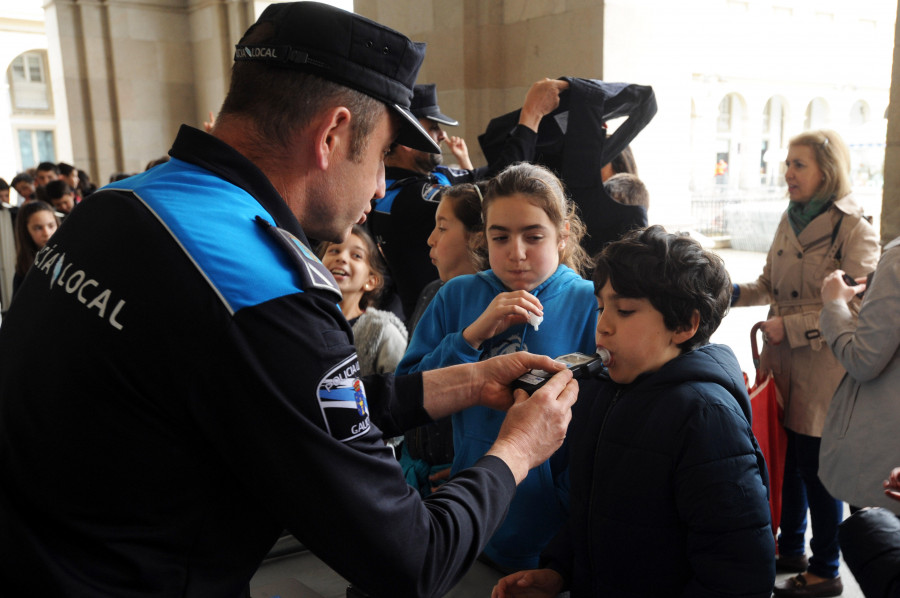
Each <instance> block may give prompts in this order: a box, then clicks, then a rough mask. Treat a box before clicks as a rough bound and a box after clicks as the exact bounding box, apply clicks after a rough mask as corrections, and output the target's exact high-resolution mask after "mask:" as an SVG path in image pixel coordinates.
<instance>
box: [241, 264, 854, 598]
mask: <svg viewBox="0 0 900 598" xmlns="http://www.w3.org/2000/svg"><path fill="white" fill-rule="evenodd" d="M717 251H718V252H719V254H720V255H721V256H722V258H723V259H724V260H725V264H726V267H727V268H728V271H729V273H730V274H731V277H732V280H733V281H734V282H749V281H751V280H755V279H756V277H757V276H759V274H760V273H761V272H762V267H763V265H764V264H765V254H762V253H748V252H740V251H732V250H727V249H726V250H717ZM766 312H767V308H766V307H764V306H762V307H746V308H738V309H734V310H732V311H731V312H730V313H729V314H728V315H727V316H726V317H725V319H724V321H723V322H722V325H721V326H720V327H719V330H718V331H717V332H716V333H715V334H714V335H713V338H712V341H713V342H717V343H723V344H727V345H729V346H731V348H732V349H733V350H734V352H735V354H736V355H737V357H738V361H739V362H740V363H741V367H742V369H743V370H744V371H745V372H746V373H747V374H748V375H749V376H750V377H751V378H752V377H753V372H754V369H753V362H752V359H751V354H750V328H751V327H752V325H753V324H754V323H755V322H757V321H760V320H763V319H765V317H766ZM845 516H846V513H845ZM807 535H809V531H808V532H807ZM791 575H792V574H781V575H778V577H777V581H781V580H783V579H785V578H787V577H790V576H791ZM287 577H296V578H297V579H299V580H300V581H302V582H303V583H304V584H305V585H307V586H309V587H310V588H312V589H313V590H315V591H316V592H317V593H319V594H320V595H321V596H322V598H344V597H345V596H346V589H347V582H346V581H345V580H344V579H342V578H341V577H340V576H338V575H337V574H336V573H335V572H334V571H332V570H331V569H329V568H328V567H327V566H326V565H325V564H324V563H322V562H321V561H320V560H319V559H317V558H316V557H315V556H313V555H312V554H310V553H309V552H305V553H300V554H294V555H289V556H285V557H282V558H279V559H275V560H271V561H267V562H266V563H264V564H263V566H262V567H261V568H260V569H259V571H258V572H257V574H256V576H255V577H254V578H253V581H252V582H251V589H252V588H254V587H258V586H261V585H265V584H269V583H272V582H273V581H276V580H279V579H283V578H287ZM499 577H501V575H500V574H499V573H496V572H495V571H494V570H493V569H491V568H490V567H488V566H486V565H483V564H481V563H476V564H475V565H474V566H473V567H472V569H471V570H470V571H469V572H468V574H467V575H466V576H465V577H464V578H463V580H462V581H461V582H460V583H459V585H458V586H457V587H456V588H454V589H453V590H452V591H451V592H450V593H449V594H447V596H448V597H450V598H469V597H472V598H487V597H489V596H490V594H491V588H493V586H494V583H495V582H496V580H497V579H499ZM841 578H842V580H843V582H844V593H843V596H844V598H863V594H862V592H861V591H860V589H859V586H858V585H857V583H856V581H855V580H854V579H853V575H852V574H851V573H850V571H849V569H847V567H846V565H844V564H843V561H842V563H841ZM284 598H287V597H284Z"/></svg>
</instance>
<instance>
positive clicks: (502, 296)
mask: <svg viewBox="0 0 900 598" xmlns="http://www.w3.org/2000/svg"><path fill="white" fill-rule="evenodd" d="M482 211H483V215H484V224H485V230H484V238H485V242H486V244H487V250H488V261H489V263H490V270H487V271H484V272H479V273H478V274H470V275H465V276H458V277H456V278H454V279H452V280H450V281H448V282H447V283H446V284H445V285H444V286H443V287H442V288H441V290H440V291H438V293H437V295H436V296H435V298H434V300H433V301H432V302H431V304H430V305H429V306H428V309H427V310H426V311H425V313H424V314H423V316H422V319H421V320H420V321H419V323H418V325H417V326H416V329H415V332H414V334H413V337H412V339H411V341H410V344H409V348H408V349H407V351H406V354H405V355H404V357H403V359H402V360H401V361H400V365H399V366H398V368H397V373H398V374H406V373H410V372H420V371H425V370H431V369H435V368H439V367H443V366H447V365H451V364H458V363H469V362H474V361H478V360H481V359H487V358H489V357H493V356H495V355H500V354H504V353H511V352H514V351H529V352H531V353H540V354H544V355H550V356H551V357H556V356H558V355H563V354H565V353H571V352H573V351H581V352H583V353H593V352H594V351H595V350H596V346H595V342H594V333H593V332H594V328H595V327H596V323H597V300H596V298H595V297H594V294H593V286H592V284H591V283H590V282H588V281H586V280H584V279H583V278H582V277H581V275H580V273H579V272H580V271H581V269H582V268H583V266H584V265H585V264H586V262H587V255H586V254H585V252H584V250H583V249H582V248H581V245H580V241H581V237H582V235H583V231H584V228H583V225H582V223H581V221H580V220H579V219H578V216H577V215H576V214H575V211H574V205H573V204H572V202H570V201H568V200H567V199H566V196H565V193H564V190H563V186H562V183H561V181H560V180H559V179H558V178H556V176H554V175H553V173H551V172H550V171H549V170H547V169H545V168H543V167H541V166H536V165H533V164H526V163H521V164H515V165H513V166H510V167H508V168H507V169H505V170H504V171H502V172H501V173H500V174H498V175H497V176H496V177H495V178H494V179H492V180H491V181H490V182H488V184H487V186H486V189H485V192H484V202H483V207H482ZM502 421H503V413H500V412H498V411H494V410H492V409H488V408H484V407H472V408H470V409H467V410H465V411H462V412H460V413H457V414H455V415H454V416H453V444H454V450H455V457H454V460H453V467H452V473H453V474H455V473H456V472H457V471H459V470H461V469H464V468H466V467H468V466H470V465H472V464H473V463H474V462H475V461H476V460H477V459H478V458H480V457H481V456H482V455H484V453H485V452H486V451H487V449H488V448H489V447H490V446H491V444H492V443H493V442H494V440H495V439H496V438H497V433H498V431H499V430H500V424H501V422H502ZM566 463H567V457H566V447H565V445H564V446H563V448H561V449H560V450H559V451H558V452H557V454H556V455H554V457H552V458H551V459H549V460H548V461H546V462H545V463H543V464H541V465H540V466H539V467H536V468H535V469H533V470H532V471H531V472H530V473H529V474H528V477H527V478H526V479H525V481H524V482H522V484H521V485H520V486H519V487H518V489H517V490H516V497H515V499H514V500H513V502H512V504H511V505H510V509H509V513H508V515H507V517H506V519H505V521H504V522H503V524H502V525H501V526H500V528H499V529H498V530H497V531H496V533H494V535H493V537H492V538H491V540H490V542H488V545H487V547H486V548H485V549H484V554H485V556H486V557H487V558H488V559H489V560H490V561H493V563H494V564H495V565H497V566H499V568H500V569H503V570H516V569H519V568H521V567H525V566H528V567H533V566H536V565H537V562H538V556H539V554H540V552H541V549H543V547H544V545H546V544H547V542H548V541H549V540H550V539H551V538H552V537H553V536H554V535H555V533H556V532H557V531H558V530H559V528H560V526H561V525H562V523H563V521H564V520H565V518H566V515H567V513H568V472H567V469H566Z"/></svg>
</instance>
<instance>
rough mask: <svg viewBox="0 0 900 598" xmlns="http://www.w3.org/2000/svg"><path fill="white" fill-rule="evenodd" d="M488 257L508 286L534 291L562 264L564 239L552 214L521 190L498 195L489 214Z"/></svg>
mask: <svg viewBox="0 0 900 598" xmlns="http://www.w3.org/2000/svg"><path fill="white" fill-rule="evenodd" d="M485 235H486V236H487V246H488V258H489V261H490V264H491V269H492V270H493V271H494V274H496V275H497V277H498V278H499V279H500V280H501V281H503V284H504V285H506V286H507V287H508V288H510V289H512V290H514V291H518V290H524V291H531V290H533V289H534V288H535V287H537V286H538V285H540V284H541V283H542V282H544V281H545V280H547V279H548V278H550V275H551V274H553V273H554V272H555V271H556V268H557V267H558V266H559V252H560V251H561V250H562V248H563V246H564V241H563V240H561V239H560V238H559V233H558V232H557V230H556V226H554V224H553V222H551V220H550V217H549V216H547V213H546V212H544V210H543V209H541V208H539V207H537V206H536V205H534V204H532V203H531V202H530V201H529V200H528V197H527V196H525V195H521V194H516V195H511V196H509V197H498V198H497V199H495V200H494V202H493V203H491V205H490V206H489V207H488V210H487V214H486V218H485Z"/></svg>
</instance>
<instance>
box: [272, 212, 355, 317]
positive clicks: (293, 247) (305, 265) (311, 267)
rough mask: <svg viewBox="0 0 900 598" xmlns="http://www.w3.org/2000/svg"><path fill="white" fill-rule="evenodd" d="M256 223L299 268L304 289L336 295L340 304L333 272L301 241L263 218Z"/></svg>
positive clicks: (340, 296)
mask: <svg viewBox="0 0 900 598" xmlns="http://www.w3.org/2000/svg"><path fill="white" fill-rule="evenodd" d="M256 222H257V223H258V224H259V225H260V226H263V227H264V228H265V230H266V232H267V233H269V235H271V237H272V238H273V239H275V241H276V242H277V243H278V245H279V247H281V248H282V249H284V250H285V251H286V252H287V254H288V257H290V259H291V262H292V263H293V264H294V265H295V266H297V270H298V271H299V272H300V276H301V278H302V279H303V288H304V289H308V288H314V289H319V290H322V291H327V292H329V293H332V294H333V295H335V300H336V301H338V302H340V301H341V299H343V295H342V294H341V289H340V288H339V287H338V285H337V282H336V281H335V280H334V277H333V276H332V275H331V272H329V271H328V269H327V268H326V267H325V265H324V264H323V263H322V262H321V261H319V258H318V257H316V254H314V253H313V252H312V250H311V249H310V248H309V247H307V246H306V245H305V244H304V243H303V242H302V241H301V240H300V239H298V238H297V237H295V236H294V235H292V234H291V233H289V232H288V231H286V230H284V229H283V228H279V227H277V226H272V225H271V224H269V222H268V221H266V219H265V218H263V217H262V216H257V217H256Z"/></svg>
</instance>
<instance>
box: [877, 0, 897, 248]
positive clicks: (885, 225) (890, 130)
mask: <svg viewBox="0 0 900 598" xmlns="http://www.w3.org/2000/svg"><path fill="white" fill-rule="evenodd" d="M898 8H900V3H898ZM898 39H900V20H898V21H897V23H896V24H895V28H894V65H893V67H892V70H891V103H890V106H889V107H888V127H887V149H886V150H885V154H884V197H883V199H882V204H881V240H882V242H885V243H886V242H888V241H890V240H892V239H894V238H895V237H897V236H898V235H900V45H898V44H897V40H898Z"/></svg>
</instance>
